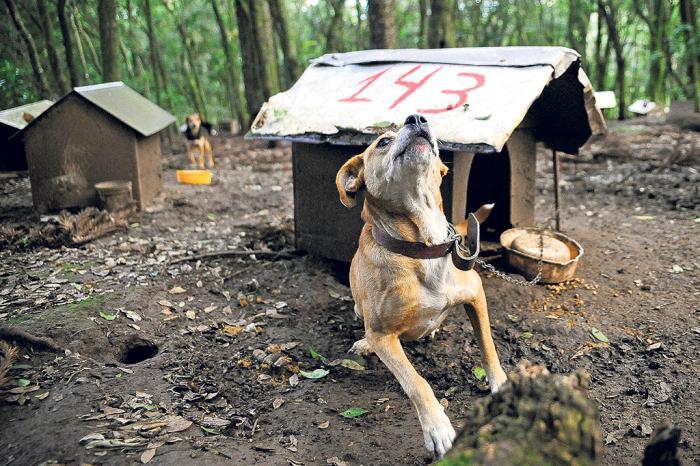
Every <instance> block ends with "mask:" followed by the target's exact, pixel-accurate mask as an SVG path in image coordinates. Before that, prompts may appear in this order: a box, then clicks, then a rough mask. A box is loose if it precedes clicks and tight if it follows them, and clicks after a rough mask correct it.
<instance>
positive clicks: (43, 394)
mask: <svg viewBox="0 0 700 466" xmlns="http://www.w3.org/2000/svg"><path fill="white" fill-rule="evenodd" d="M47 396H49V392H44V393H41V394H39V395H34V398H38V399H39V400H43V399H44V398H46V397H47Z"/></svg>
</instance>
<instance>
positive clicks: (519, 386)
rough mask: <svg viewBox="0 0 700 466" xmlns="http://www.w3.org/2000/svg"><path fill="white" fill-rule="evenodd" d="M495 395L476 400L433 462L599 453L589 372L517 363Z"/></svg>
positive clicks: (567, 459)
mask: <svg viewBox="0 0 700 466" xmlns="http://www.w3.org/2000/svg"><path fill="white" fill-rule="evenodd" d="M509 379H510V380H509V382H508V383H507V384H506V386H505V387H504V388H502V389H501V391H500V392H498V393H497V394H495V395H489V396H487V397H485V398H482V399H480V400H477V401H476V403H475V406H474V408H472V410H471V411H470V413H469V414H468V415H467V422H466V423H465V428H464V430H462V432H461V433H460V434H459V435H458V436H457V438H456V439H455V441H454V446H453V447H452V450H450V451H449V452H448V453H447V455H446V456H445V458H444V459H443V460H442V461H439V462H438V463H437V466H462V465H465V466H466V465H492V464H498V465H505V466H508V465H522V464H533V465H534V464H538V465H539V464H542V465H544V464H572V465H579V466H583V465H594V464H598V462H599V461H600V457H601V455H602V445H601V439H600V437H601V434H600V421H599V414H598V408H597V406H596V404H595V403H594V402H593V401H591V400H590V399H588V398H587V397H586V393H585V389H586V388H587V385H588V379H589V376H588V375H586V374H583V373H575V374H573V375H570V376H568V377H564V376H561V375H552V374H550V373H549V372H548V371H547V369H545V368H544V367H542V366H530V365H529V364H527V363H521V364H520V366H519V367H518V369H517V371H516V372H514V373H512V374H510V376H509Z"/></svg>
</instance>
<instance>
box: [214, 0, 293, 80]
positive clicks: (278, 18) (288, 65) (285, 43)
mask: <svg viewBox="0 0 700 466" xmlns="http://www.w3.org/2000/svg"><path fill="white" fill-rule="evenodd" d="M212 1H215V0H212ZM268 3H269V5H270V15H271V16H272V25H273V26H274V28H275V33H276V34H277V38H278V39H279V43H280V48H281V49H282V56H283V57H284V68H285V79H286V83H285V84H286V86H290V85H291V84H292V83H294V81H296V79H297V78H298V77H299V75H301V70H300V69H299V61H298V59H297V52H296V47H295V46H294V42H293V41H292V40H291V37H290V35H289V19H288V16H287V8H286V5H285V2H284V1H281V0H268Z"/></svg>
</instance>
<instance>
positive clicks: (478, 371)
mask: <svg viewBox="0 0 700 466" xmlns="http://www.w3.org/2000/svg"><path fill="white" fill-rule="evenodd" d="M472 375H473V376H474V378H475V379H476V380H478V381H482V380H484V379H485V378H486V370H485V369H484V368H483V367H481V366H474V367H473V368H472Z"/></svg>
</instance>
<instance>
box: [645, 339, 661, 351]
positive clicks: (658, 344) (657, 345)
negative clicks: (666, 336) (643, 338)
mask: <svg viewBox="0 0 700 466" xmlns="http://www.w3.org/2000/svg"><path fill="white" fill-rule="evenodd" d="M659 348H661V342H660V341H659V342H656V343H652V344H651V345H649V346H647V351H654V350H657V349H659Z"/></svg>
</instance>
